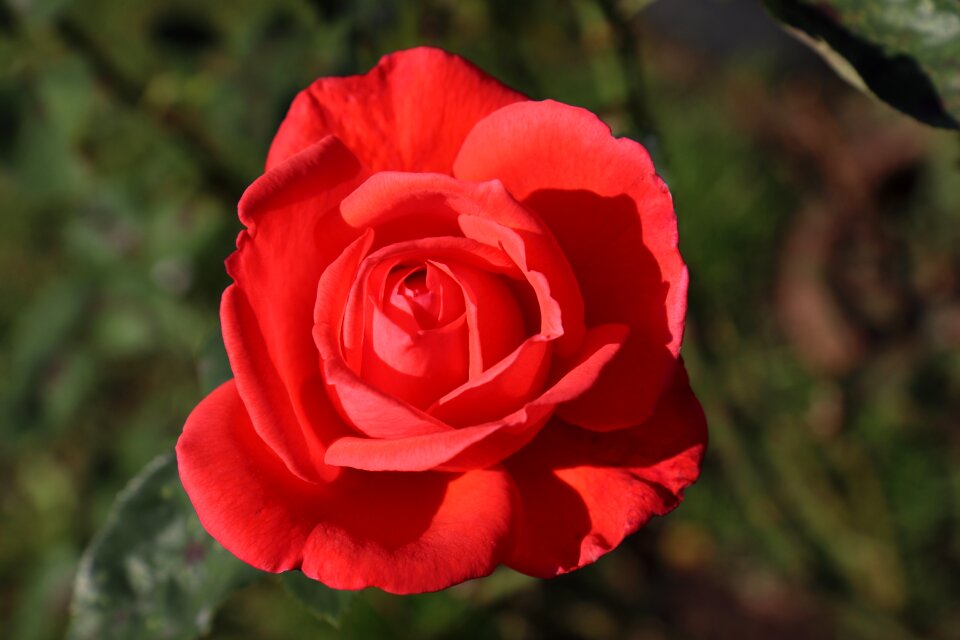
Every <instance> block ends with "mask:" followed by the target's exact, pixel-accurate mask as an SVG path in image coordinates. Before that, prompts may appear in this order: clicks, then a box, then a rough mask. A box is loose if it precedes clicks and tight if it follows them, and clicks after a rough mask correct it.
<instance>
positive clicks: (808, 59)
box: [0, 0, 960, 640]
mask: <svg viewBox="0 0 960 640" xmlns="http://www.w3.org/2000/svg"><path fill="white" fill-rule="evenodd" d="M645 4H647V3H646V2H644V1H643V0H633V1H623V2H612V1H607V0H601V1H599V2H597V1H592V0H591V1H588V0H564V1H560V2H553V1H550V2H548V1H546V0H535V1H532V2H524V3H521V2H513V1H509V0H490V1H488V2H481V1H479V0H456V1H455V0H428V1H425V2H400V1H399V0H393V1H387V2H374V1H372V0H360V1H357V2H338V1H335V0H317V1H314V2H309V1H307V0H279V1H276V2H254V1H252V0H236V1H234V2H230V3H213V2H208V3H196V2H187V1H186V0H183V1H180V0H152V1H150V2H121V1H119V0H115V1H106V0H92V1H87V2H69V1H67V0H0V380H2V381H3V384H2V385H0V636H2V637H3V638H5V639H10V640H28V639H34V638H37V639H46V638H59V637H62V635H63V633H64V631H65V629H66V624H67V615H68V606H69V601H70V597H71V592H72V588H73V580H74V575H75V573H76V570H77V566H78V562H79V559H80V554H81V553H82V552H83V550H84V548H85V547H86V546H87V545H88V544H89V542H90V540H91V539H92V537H93V535H94V534H95V533H96V531H97V530H98V529H100V527H102V526H103V524H104V523H105V521H106V519H107V513H108V510H109V508H110V505H111V503H112V501H113V499H114V497H115V495H116V493H117V491H118V490H120V489H121V488H122V487H123V486H124V485H125V484H126V482H127V481H128V480H129V479H130V478H132V477H133V476H134V475H135V474H136V473H137V472H138V471H139V470H140V469H141V468H142V467H143V466H144V465H145V464H147V463H148V462H149V461H150V460H151V459H153V458H154V457H155V456H156V455H157V454H159V453H161V452H164V451H168V450H169V449H170V448H171V447H172V446H173V444H174V442H175V440H176V438H177V435H178V434H179V431H180V428H181V426H182V424H183V421H184V418H185V417H186V415H187V413H188V412H189V411H190V410H191V408H192V407H193V406H194V405H195V404H196V403H197V401H198V400H199V399H200V398H201V397H202V394H203V388H204V382H203V381H204V380H208V379H210V378H211V377H216V376H217V375H219V374H218V369H217V368H218V367H219V366H220V360H219V359H218V357H217V356H216V355H215V354H216V345H217V340H218V338H217V335H218V319H217V307H218V304H219V295H220V292H221V291H222V290H223V288H224V287H225V286H226V284H227V283H228V279H227V277H226V274H225V272H224V270H223V264H222V261H223V259H224V258H225V257H226V256H227V255H228V253H229V252H230V251H231V249H232V247H233V241H234V238H235V236H236V233H237V232H238V230H239V223H238V222H237V220H236V213H235V204H236V202H237V200H238V199H239V196H240V194H241V193H242V192H243V189H244V187H245V186H246V185H247V184H249V183H250V182H251V181H252V180H253V179H254V178H256V177H257V175H258V174H259V172H260V169H261V167H262V163H263V160H264V158H265V156H266V149H267V146H268V144H269V141H270V139H271V137H272V135H273V132H274V131H275V130H276V127H277V125H278V123H279V121H280V119H281V118H282V116H283V114H284V112H285V110H286V107H287V106H288V104H289V102H290V100H291V99H292V97H293V96H294V95H295V93H296V91H297V90H299V89H301V88H303V87H304V86H306V85H307V84H308V83H309V82H310V81H311V80H313V79H314V78H315V77H317V76H321V75H329V74H347V73H355V72H362V71H365V70H366V69H368V68H369V67H370V66H372V65H373V64H374V63H375V62H376V60H377V59H378V58H379V57H380V56H381V55H382V54H384V53H387V52H390V51H392V50H396V49H400V48H404V47H408V46H413V45H417V44H435V45H440V46H443V47H445V48H447V49H449V50H452V51H455V52H458V53H461V54H463V55H465V56H467V57H468V58H470V59H471V60H473V61H474V62H476V63H477V64H478V65H480V66H481V67H483V68H485V69H486V70H487V71H489V72H490V73H492V74H493V75H495V76H497V77H498V78H500V79H502V80H504V81H505V82H507V83H509V84H511V85H513V86H515V87H517V88H518V89H521V90H523V91H524V92H526V93H527V94H528V95H530V96H531V97H534V98H537V99H540V98H553V99H556V100H561V101H564V102H568V103H572V104H576V105H581V106H584V107H587V108H589V109H592V110H594V111H595V112H597V113H598V114H599V115H600V116H601V117H602V118H603V119H605V120H606V121H607V122H608V123H609V124H610V125H611V126H612V127H613V129H614V130H615V132H617V133H618V134H620V135H630V136H632V137H635V138H637V139H638V140H641V141H642V142H644V144H646V145H648V147H649V148H650V149H651V150H652V152H653V153H654V157H655V159H656V162H657V166H658V168H659V169H660V171H661V173H662V174H663V175H664V177H665V179H666V180H667V182H668V184H669V185H670V187H671V190H672V193H673V195H674V199H675V203H676V208H677V212H678V216H679V220H680V232H681V247H682V250H683V252H684V255H685V257H686V259H687V262H688V264H689V266H690V271H691V290H690V312H689V319H688V328H687V335H686V342H685V347H684V354H685V358H686V360H687V363H688V366H689V369H690V373H691V380H692V384H693V386H694V388H695V390H696V391H697V393H698V395H699V396H700V398H701V399H702V401H703V404H704V407H705V409H706V413H707V416H708V419H709V422H710V436H711V442H710V448H709V451H708V455H707V459H706V464H705V467H704V473H703V476H702V478H701V480H700V482H699V483H698V484H697V485H695V486H694V487H692V488H691V489H690V490H689V491H688V494H687V499H686V501H685V502H684V504H683V505H682V506H681V507H680V508H679V509H678V510H677V511H676V512H674V513H673V514H672V515H670V516H668V517H667V518H663V519H659V520H657V521H655V522H653V523H652V524H650V525H649V526H648V527H647V528H646V529H644V530H643V531H641V532H640V533H639V534H637V535H635V536H633V537H631V538H630V539H629V540H628V541H627V542H625V543H624V544H623V545H622V546H621V547H620V548H619V549H618V550H616V551H615V552H613V553H611V554H610V555H608V556H606V557H605V558H603V559H601V560H600V561H599V562H597V563H596V564H595V565H593V566H591V567H589V568H587V569H584V570H582V571H579V572H576V573H574V574H572V575H568V576H564V577H561V578H557V579H555V580H551V581H535V580H530V579H526V578H524V577H522V576H518V575H516V574H513V573H510V572H502V573H499V574H497V575H495V576H494V577H493V578H491V579H488V580H484V581H474V582H472V583H468V584H465V585H462V586H460V587H457V588H454V589H451V590H448V591H446V592H443V593H439V594H431V595H424V596H415V597H408V598H398V597H392V596H387V595H385V594H382V593H379V592H369V593H365V594H363V596H361V598H359V599H358V600H357V601H356V602H355V603H354V604H353V606H352V607H351V608H350V609H349V611H348V612H347V613H346V615H345V616H344V617H343V619H342V622H341V629H340V630H339V631H336V630H335V629H334V628H333V627H332V626H330V625H329V624H328V623H327V622H324V621H322V620H319V619H316V618H314V617H312V616H311V614H310V613H308V612H307V610H306V609H305V608H303V607H302V606H301V604H300V603H298V602H297V601H295V600H294V599H292V598H290V597H289V596H288V595H287V593H286V591H285V590H284V588H283V587H282V586H281V585H280V581H279V580H276V579H269V580H266V581H260V582H256V583H254V584H252V585H250V586H247V587H244V588H243V589H241V590H240V591H238V592H236V593H235V594H234V595H232V596H230V597H229V598H228V599H227V600H226V603H225V605H224V607H223V608H222V609H221V610H220V611H219V612H218V613H217V614H216V615H215V617H214V619H213V631H212V634H211V636H210V637H213V638H264V639H278V640H279V639H285V638H314V637H319V638H324V637H336V636H337V634H340V635H341V636H342V637H346V638H357V639H360V638H362V639H368V638H393V637H396V638H505V639H507V640H510V639H517V640H521V639H534V638H585V639H594V638H596V639H605V638H609V639H611V640H618V639H627V640H658V639H666V638H670V639H672V638H681V639H682V638H697V639H699V638H787V639H792V638H797V639H806V638H834V637H841V638H865V639H878V640H884V639H887V638H889V639H899V638H937V639H955V638H958V637H960V631H958V630H960V608H958V607H957V602H958V601H960V535H958V532H960V522H958V520H960V249H958V247H960V144H958V139H957V137H956V134H950V133H947V132H944V131H938V130H934V129H930V128H926V127H924V126H922V125H920V124H917V123H915V122H913V121H911V120H909V119H908V118H906V117H905V116H902V115H900V114H898V113H897V112H895V111H893V110H891V109H889V108H887V107H885V106H883V105H881V104H880V103H877V102H874V101H872V100H871V99H870V98H868V97H866V96H864V95H861V94H860V93H858V92H856V91H855V90H854V89H852V88H850V87H848V86H847V85H845V84H844V83H843V82H842V81H841V80H839V79H837V78H836V77H835V76H834V74H833V73H832V72H831V71H830V70H829V69H828V68H827V67H826V66H825V65H824V64H823V63H822V62H821V61H820V60H819V59H818V58H817V57H816V55H815V54H813V53H811V52H808V51H807V50H806V49H804V48H802V47H801V45H798V44H795V43H793V42H792V41H790V40H789V39H788V38H787V37H786V36H785V35H783V33H782V32H781V31H780V30H779V28H778V27H777V26H776V24H775V23H774V22H773V21H772V20H771V19H769V18H768V17H767V16H765V15H764V14H763V12H762V10H761V9H760V8H759V5H758V4H757V3H753V2H750V1H747V0H744V1H742V2H733V1H729V2H721V1H719V0H713V1H711V0H683V1H681V0H669V1H667V2H660V3H656V4H654V5H653V6H652V7H650V8H648V9H646V10H644V5H645ZM220 373H222V372H220Z"/></svg>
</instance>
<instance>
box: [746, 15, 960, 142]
mask: <svg viewBox="0 0 960 640" xmlns="http://www.w3.org/2000/svg"><path fill="white" fill-rule="evenodd" d="M764 4H766V6H767V8H768V9H769V10H770V12H771V13H772V14H773V15H774V16H775V17H776V18H778V19H779V20H781V21H782V22H784V23H785V24H786V25H787V26H788V27H790V28H791V29H793V30H794V32H795V33H797V34H798V35H800V36H801V39H802V40H803V41H804V42H807V43H808V44H810V45H811V46H813V47H814V49H815V50H817V51H818V52H819V53H821V55H823V56H824V58H825V59H826V60H827V61H828V62H829V63H830V64H831V65H833V67H834V68H835V69H836V70H837V71H838V72H839V73H840V75H841V76H843V77H844V78H846V79H847V80H850V81H851V82H852V83H853V84H854V85H856V86H859V87H861V88H863V87H866V88H867V89H868V90H869V91H870V92H872V93H873V94H874V95H876V96H877V97H878V98H880V99H881V100H884V101H885V102H887V103H889V104H890V105H891V106H893V107H895V108H897V109H899V110H900V111H903V112H904V113H906V114H908V115H911V116H913V117H914V118H916V119H917V120H920V121H921V122H925V123H927V124H929V125H933V126H935V127H943V128H948V129H957V128H960V2H957V0H818V1H817V2H809V1H802V0H764Z"/></svg>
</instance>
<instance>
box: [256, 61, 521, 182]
mask: <svg viewBox="0 0 960 640" xmlns="http://www.w3.org/2000/svg"><path fill="white" fill-rule="evenodd" d="M525 99H526V98H525V97H524V96H523V95H521V94H519V93H517V92H516V91H513V90H512V89H509V88H507V87H505V86H503V85H502V84H500V83H499V82H498V81H496V80H495V79H493V78H491V77H490V76H488V75H487V74H485V73H483V72H482V71H480V70H479V69H477V68H476V67H475V66H473V65H472V64H471V63H469V62H467V61H466V60H464V59H463V58H460V57H459V56H455V55H451V54H449V53H447V52H445V51H441V50H439V49H431V48H429V47H420V48H417V49H409V50H407V51H398V52H396V53H392V54H390V55H388V56H384V57H383V58H381V59H380V62H379V63H378V64H377V66H376V67H374V68H373V69H372V70H371V71H370V72H369V73H367V74H366V75H362V76H348V77H345V78H320V79H319V80H317V81H316V82H314V83H313V84H312V85H311V86H310V87H309V88H308V89H306V90H305V91H302V92H301V93H300V94H299V95H298V96H297V98H296V99H295V100H294V101H293V104H292V105H291V107H290V111H289V113H288V114H287V117H286V119H285V120H284V121H283V124H281V125H280V130H279V131H278V132H277V136H276V138H274V140H273V145H272V146H271V147H270V154H269V156H268V158H267V168H268V169H269V168H270V167H273V166H274V165H276V164H278V163H279V162H282V161H283V160H285V159H286V158H288V157H290V156H291V155H293V154H295V153H297V152H299V151H300V150H301V149H303V148H305V147H307V146H309V145H311V144H313V143H314V142H317V141H319V140H321V139H322V138H324V137H325V136H328V135H335V136H337V137H338V138H340V139H341V140H343V141H344V143H346V145H347V146H348V147H350V149H351V150H353V152H354V153H356V154H357V156H358V157H359V158H360V159H361V160H362V161H363V162H364V164H366V165H367V166H368V167H370V168H371V169H373V170H374V171H384V170H398V171H436V172H440V173H450V169H451V166H452V165H453V159H454V158H455V157H456V155H457V152H458V151H459V150H460V145H461V144H462V142H463V139H464V138H465V137H466V136H467V133H469V132H470V129H472V128H473V125H474V124H476V122H477V121H478V120H480V119H481V118H483V117H484V116H486V115H487V114H489V113H492V112H493V111H496V110H497V109H499V108H500V107H502V106H504V105H507V104H510V103H512V102H516V101H518V100H525Z"/></svg>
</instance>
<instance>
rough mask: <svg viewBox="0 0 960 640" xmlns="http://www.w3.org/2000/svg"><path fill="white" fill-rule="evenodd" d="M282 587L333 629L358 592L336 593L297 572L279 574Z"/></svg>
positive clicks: (337, 625) (334, 590) (335, 590)
mask: <svg viewBox="0 0 960 640" xmlns="http://www.w3.org/2000/svg"><path fill="white" fill-rule="evenodd" d="M280 579H281V580H282V581H283V586H284V587H286V588H287V591H288V592H289V593H290V595H292V596H293V597H294V598H296V599H297V600H299V601H300V603H301V604H303V605H304V606H305V607H307V609H309V610H310V612H311V613H313V614H314V615H315V616H317V617H318V618H320V619H321V620H324V621H326V622H328V623H330V624H331V625H333V626H334V627H339V626H340V619H341V618H342V617H343V615H344V614H345V613H346V612H347V610H348V609H349V608H350V605H351V604H353V601H354V599H356V597H357V594H358V593H359V591H338V590H337V589H331V588H330V587H328V586H326V585H324V584H322V583H320V582H317V581H316V580H311V579H310V578H308V577H306V576H305V575H303V574H302V573H301V572H299V571H287V572H286V573H283V574H281V576H280Z"/></svg>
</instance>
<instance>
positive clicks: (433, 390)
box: [354, 261, 469, 408]
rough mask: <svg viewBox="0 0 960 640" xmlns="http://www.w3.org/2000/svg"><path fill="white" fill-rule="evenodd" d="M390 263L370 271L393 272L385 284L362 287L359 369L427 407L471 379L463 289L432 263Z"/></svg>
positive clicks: (386, 388) (369, 378)
mask: <svg viewBox="0 0 960 640" xmlns="http://www.w3.org/2000/svg"><path fill="white" fill-rule="evenodd" d="M391 262H392V261H386V262H385V263H382V264H380V265H378V266H377V267H376V268H374V269H372V270H370V271H369V272H368V273H369V276H368V277H369V278H373V279H377V277H378V275H379V274H380V273H383V272H384V271H387V272H388V275H387V277H386V281H385V286H382V287H378V286H373V287H371V286H369V285H368V286H364V287H363V288H364V289H365V290H366V291H367V296H366V300H365V301H364V302H365V304H364V305H363V316H364V337H363V352H362V357H361V359H360V362H359V367H354V371H356V372H357V373H358V374H359V375H360V377H361V378H362V379H363V380H365V381H367V382H369V383H370V384H372V385H373V386H375V387H377V388H378V389H380V390H381V391H384V392H385V393H389V394H391V395H393V396H394V397H396V398H399V399H401V400H405V401H406V402H409V403H410V404H412V405H413V406H415V407H420V408H422V407H425V406H428V405H429V404H431V403H432V402H433V401H434V400H436V399H437V398H438V397H440V396H442V395H443V394H444V393H446V392H447V391H449V390H450V389H452V388H454V387H456V386H458V385H459V384H461V383H463V381H464V380H466V378H467V367H468V360H469V357H468V356H469V347H468V338H467V333H468V331H467V321H466V317H465V313H464V301H463V292H462V291H461V289H460V287H459V286H458V284H457V283H456V281H454V280H453V279H452V278H451V277H450V276H449V275H447V274H446V273H444V272H443V271H442V270H440V269H437V268H436V267H435V266H434V265H432V264H430V263H425V264H419V265H414V266H408V265H407V266H405V265H391ZM361 286H362V283H361ZM371 290H373V291H371ZM449 316H453V317H449Z"/></svg>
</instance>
